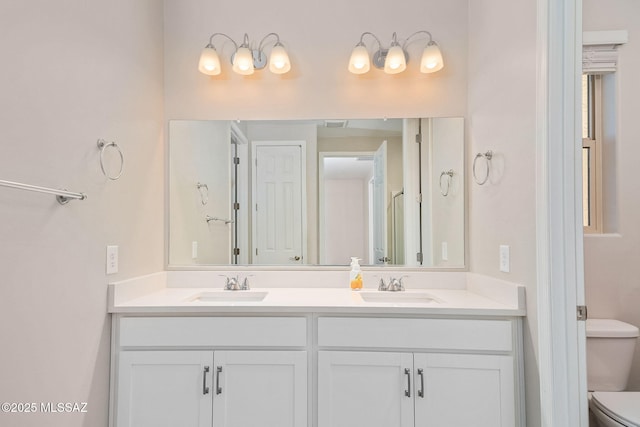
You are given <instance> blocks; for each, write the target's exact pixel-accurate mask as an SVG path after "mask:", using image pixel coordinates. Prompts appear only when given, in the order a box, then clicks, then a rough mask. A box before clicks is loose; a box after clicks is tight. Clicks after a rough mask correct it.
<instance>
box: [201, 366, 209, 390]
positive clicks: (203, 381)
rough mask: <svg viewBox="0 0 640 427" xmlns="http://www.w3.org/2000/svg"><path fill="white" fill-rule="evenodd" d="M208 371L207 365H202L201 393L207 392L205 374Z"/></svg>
mask: <svg viewBox="0 0 640 427" xmlns="http://www.w3.org/2000/svg"><path fill="white" fill-rule="evenodd" d="M208 373H209V367H208V366H205V367H204V372H203V373H202V394H209V387H207V374H208Z"/></svg>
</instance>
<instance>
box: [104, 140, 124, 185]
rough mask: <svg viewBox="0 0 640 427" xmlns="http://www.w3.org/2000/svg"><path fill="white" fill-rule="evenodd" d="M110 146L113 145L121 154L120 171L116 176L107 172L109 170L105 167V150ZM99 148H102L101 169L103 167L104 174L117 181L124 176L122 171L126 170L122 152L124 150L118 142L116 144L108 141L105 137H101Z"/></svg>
mask: <svg viewBox="0 0 640 427" xmlns="http://www.w3.org/2000/svg"><path fill="white" fill-rule="evenodd" d="M109 147H113V148H114V149H115V150H116V151H117V152H118V154H119V155H120V171H119V172H118V174H117V175H116V176H111V175H109V174H108V173H107V170H106V169H105V167H104V152H105V151H106V150H107V148H109ZM98 149H100V169H102V173H103V174H104V176H106V177H107V178H108V179H110V180H112V181H115V180H116V179H118V178H120V177H121V176H122V172H123V171H124V154H122V150H120V147H118V144H116V143H115V142H107V141H105V140H104V139H99V140H98Z"/></svg>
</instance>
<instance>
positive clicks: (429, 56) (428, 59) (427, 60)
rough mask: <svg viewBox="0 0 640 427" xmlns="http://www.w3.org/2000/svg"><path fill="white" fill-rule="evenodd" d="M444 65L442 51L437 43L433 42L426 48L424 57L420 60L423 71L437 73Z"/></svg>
mask: <svg viewBox="0 0 640 427" xmlns="http://www.w3.org/2000/svg"><path fill="white" fill-rule="evenodd" d="M442 67H444V61H443V60H442V52H440V48H439V47H438V45H437V44H435V43H431V44H429V45H427V47H425V48H424V52H422V59H421V60H420V72H421V73H435V72H436V71H439V70H441V69H442Z"/></svg>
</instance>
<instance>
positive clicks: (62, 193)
mask: <svg viewBox="0 0 640 427" xmlns="http://www.w3.org/2000/svg"><path fill="white" fill-rule="evenodd" d="M0 186H2V187H9V188H17V189H18V190H27V191H35V192H38V193H46V194H53V195H54V196H56V200H57V201H58V203H60V204H61V205H64V204H67V203H68V202H69V200H71V199H76V200H84V199H86V198H87V195H86V194H84V193H74V192H72V191H67V190H58V189H55V188H47V187H39V186H37V185H29V184H22V183H20V182H12V181H3V180H0Z"/></svg>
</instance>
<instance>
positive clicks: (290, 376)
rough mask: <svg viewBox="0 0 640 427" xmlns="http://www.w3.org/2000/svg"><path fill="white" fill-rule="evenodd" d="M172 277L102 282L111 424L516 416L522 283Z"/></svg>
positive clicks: (372, 426) (455, 422)
mask: <svg viewBox="0 0 640 427" xmlns="http://www.w3.org/2000/svg"><path fill="white" fill-rule="evenodd" d="M180 273H182V272H163V273H158V274H157V275H151V276H145V277H143V278H140V279H135V280H130V281H127V282H121V283H117V284H112V285H110V292H109V298H110V301H109V305H110V312H111V313H113V329H112V375H111V380H112V382H111V384H112V387H111V421H110V425H111V426H117V427H124V426H131V427H134V426H135V427H145V426H159V425H181V426H199V427H205V426H208V427H210V426H226V427H248V426H274V427H275V426H278V427H283V426H296V427H302V426H317V427H341V426H345V427H346V426H349V427H353V426H363V427H364V426H367V427H376V426H380V427H389V426H399V427H405V426H406V427H409V426H423V425H433V426H445V425H446V426H468V425H473V426H478V427H481V426H487V427H495V426H522V425H524V422H523V419H524V407H523V406H524V405H523V394H522V366H523V363H522V350H521V345H522V324H521V322H522V317H523V316H524V315H525V310H524V289H523V288H522V287H520V286H515V285H510V284H508V283H505V282H499V281H496V280H493V281H492V280H488V279H486V278H482V277H480V276H477V275H472V274H469V273H456V274H452V276H455V277H457V278H456V279H455V280H449V282H447V283H444V285H443V284H442V283H440V286H439V287H438V288H435V287H429V286H428V285H425V283H429V281H424V280H421V281H420V283H421V284H422V287H420V288H418V287H417V286H416V285H414V286H412V287H410V289H408V290H407V291H405V292H395V293H392V292H379V291H376V290H373V289H365V290H363V291H361V292H355V291H351V290H348V289H344V288H330V287H324V288H315V287H307V288H298V287H295V288H294V287H281V288H276V287H256V286H254V287H253V289H251V290H249V291H223V290H221V289H220V288H211V287H203V286H202V285H203V284H204V283H205V282H206V281H204V280H203V278H204V277H205V276H203V275H200V276H198V279H196V280H194V279H193V276H190V277H191V278H190V279H189V278H188V275H184V274H183V276H182V278H180ZM211 273H213V272H211ZM423 274H425V275H426V274H427V273H423ZM449 274H451V273H449ZM212 276H217V274H213V275H212ZM211 280H213V281H215V279H211ZM217 280H218V282H219V281H220V279H219V278H218V279H217ZM190 281H191V283H187V282H190ZM196 282H197V283H196ZM265 282H268V280H266V281H265ZM209 283H211V282H209ZM176 284H179V285H176ZM432 285H433V283H432Z"/></svg>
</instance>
